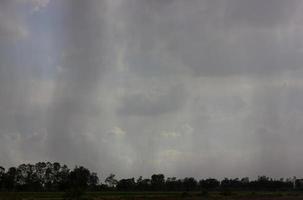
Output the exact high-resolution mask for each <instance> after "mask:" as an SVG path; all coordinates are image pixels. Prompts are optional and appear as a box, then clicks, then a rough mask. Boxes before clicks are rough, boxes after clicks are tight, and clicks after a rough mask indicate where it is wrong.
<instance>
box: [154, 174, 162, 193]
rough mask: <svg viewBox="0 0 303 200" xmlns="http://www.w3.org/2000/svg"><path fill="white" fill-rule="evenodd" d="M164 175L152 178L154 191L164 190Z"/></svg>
mask: <svg viewBox="0 0 303 200" xmlns="http://www.w3.org/2000/svg"><path fill="white" fill-rule="evenodd" d="M164 183H165V180H164V175H163V174H154V175H152V176H151V187H152V189H153V190H164Z"/></svg>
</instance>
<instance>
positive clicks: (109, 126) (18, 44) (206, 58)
mask: <svg viewBox="0 0 303 200" xmlns="http://www.w3.org/2000/svg"><path fill="white" fill-rule="evenodd" d="M24 2H25V1H22V3H20V1H3V2H1V4H0V5H1V6H0V16H1V17H0V44H3V45H1V46H0V52H1V53H0V59H1V62H0V98H1V102H0V111H1V112H0V151H1V154H0V160H2V161H3V164H4V165H6V166H8V165H12V164H16V163H21V162H29V161H32V162H35V161H39V160H57V161H60V162H64V163H67V164H69V165H71V166H73V165H75V164H82V165H85V166H87V167H89V168H91V169H92V170H97V171H98V172H99V173H101V176H102V177H104V176H106V175H107V174H109V173H112V172H113V173H116V174H118V176H124V177H126V176H127V177H129V176H138V175H144V176H149V175H151V173H157V172H163V173H165V174H167V175H169V176H179V177H182V176H196V177H209V176H213V177H221V178H222V177H225V176H252V177H255V176H257V175H261V174H268V175H271V176H279V177H280V176H292V175H297V176H300V175H302V172H301V167H302V164H303V161H302V159H300V156H299V155H300V154H301V153H302V148H300V143H299V141H301V139H302V138H301V136H300V135H301V134H300V133H301V132H302V128H303V127H302V126H301V125H300V124H301V123H300V122H301V121H302V119H301V118H302V117H301V115H302V111H303V110H302V106H301V104H300V103H301V102H302V98H303V95H302V94H301V93H302V88H303V83H302V81H301V76H302V67H301V63H302V55H301V54H302V47H303V46H302V44H303V43H302V42H301V37H302V36H301V35H302V30H303V29H302V27H303V26H302V20H301V19H302V16H301V14H300V8H301V7H302V5H301V4H302V3H301V1H296V0H294V1H290V2H287V3H286V2H285V1H282V0H263V1H261V0H257V1H249V0H230V1H224V0H209V1H208V0H205V1H200V0H192V1H181V0H165V1H163V0H143V1H142V0H127V1H125V0H121V1H119V0H117V1H111V0H104V1H98V0H96V1H94V0H89V1H80V0H79V1H74V0H72V1H69V0H65V1H59V0H53V1H26V2H27V3H24ZM28 2H31V4H30V5H31V6H29V4H28ZM36 8H37V9H38V10H39V12H33V9H34V10H36ZM20 10H21V11H22V12H18V11H20ZM38 16H39V17H38ZM36 17H38V18H36ZM38 19H39V20H38ZM49 19H52V20H49ZM44 29H45V30H44ZM46 29H47V30H46ZM25 33H26V34H25ZM25 36H26V37H25Z"/></svg>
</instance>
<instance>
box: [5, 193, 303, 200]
mask: <svg viewBox="0 0 303 200" xmlns="http://www.w3.org/2000/svg"><path fill="white" fill-rule="evenodd" d="M40 199H41V200H63V199H64V193H62V192H0V200H40ZM81 199H83V200H144V199H150V200H152V199H155V200H202V199H205V200H207V199H209V200H232V199H236V200H274V199H279V200H301V199H302V200H303V193H301V192H209V193H206V192H204V193H203V192H87V193H85V195H84V196H82V198H81Z"/></svg>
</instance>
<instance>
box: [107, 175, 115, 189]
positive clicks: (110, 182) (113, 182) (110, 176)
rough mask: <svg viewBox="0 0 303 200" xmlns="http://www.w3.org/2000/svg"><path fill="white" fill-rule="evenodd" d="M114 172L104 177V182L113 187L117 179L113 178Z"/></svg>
mask: <svg viewBox="0 0 303 200" xmlns="http://www.w3.org/2000/svg"><path fill="white" fill-rule="evenodd" d="M115 176H116V175H115V174H110V175H109V176H108V177H106V179H105V183H106V184H107V185H108V186H109V187H110V188H114V187H116V185H117V183H118V181H117V180H116V179H115Z"/></svg>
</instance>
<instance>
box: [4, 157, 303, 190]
mask: <svg viewBox="0 0 303 200" xmlns="http://www.w3.org/2000/svg"><path fill="white" fill-rule="evenodd" d="M71 189H81V190H89V191H220V190H237V191H238V190H243V191H245V190H247V191H260V190H262V191H291V190H303V179H293V178H288V179H283V178H282V179H272V178H269V177H267V176H259V177H258V178H257V179H256V180H249V178H247V177H245V178H234V179H229V178H225V179H223V180H217V179H215V178H206V179H201V180H196V179H195V178H193V177H186V178H184V179H178V178H176V177H167V178H165V176H164V175H163V174H154V175H152V176H151V177H150V178H143V177H142V176H140V177H139V178H137V179H135V178H126V179H120V180H117V179H116V178H115V175H114V174H110V175H109V176H108V177H107V178H106V179H105V180H104V182H101V181H100V179H99V177H98V175H97V173H95V172H90V170H88V169H87V168H85V167H82V166H76V167H75V168H74V169H72V170H71V169H69V168H68V167H67V165H62V164H60V163H58V162H54V163H51V162H38V163H36V164H21V165H19V166H18V167H10V168H9V169H7V170H5V168H4V167H1V166H0V191H68V190H71Z"/></svg>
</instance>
